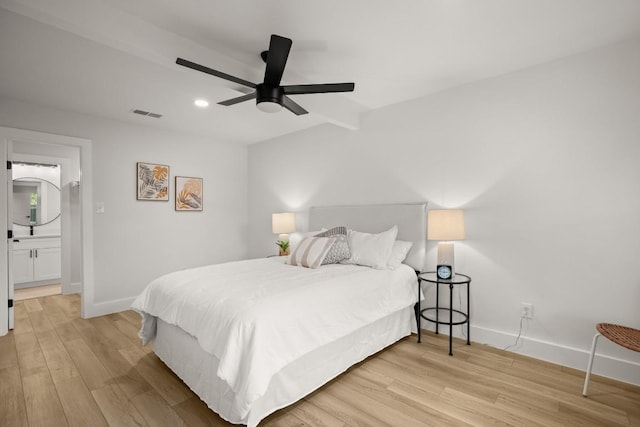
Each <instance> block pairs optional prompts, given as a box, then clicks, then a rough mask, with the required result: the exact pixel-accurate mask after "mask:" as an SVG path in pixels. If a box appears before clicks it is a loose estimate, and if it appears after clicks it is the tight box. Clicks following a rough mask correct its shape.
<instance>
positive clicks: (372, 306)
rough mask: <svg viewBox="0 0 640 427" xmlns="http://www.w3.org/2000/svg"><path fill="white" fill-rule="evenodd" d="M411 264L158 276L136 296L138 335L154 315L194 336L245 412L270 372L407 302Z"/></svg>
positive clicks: (251, 266)
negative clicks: (140, 325) (139, 321)
mask: <svg viewBox="0 0 640 427" xmlns="http://www.w3.org/2000/svg"><path fill="white" fill-rule="evenodd" d="M415 283H416V276H415V273H414V271H413V270H412V269H411V268H410V267H408V266H406V265H402V266H400V267H399V268H397V269H395V270H374V269H371V268H367V267H360V266H355V265H327V266H323V267H320V268H318V269H307V268H303V267H295V266H291V265H286V264H284V263H283V262H282V259H281V258H269V259H255V260H247V261H238V262H232V263H226V264H218V265H211V266H207V267H201V268H195V269H190V270H183V271H178V272H174V273H171V274H167V275H165V276H162V277H160V278H158V279H156V280H154V281H153V282H152V283H150V284H149V285H148V286H147V288H145V290H144V291H143V292H142V294H141V295H140V296H139V297H138V298H136V300H135V301H134V303H133V304H132V308H134V309H135V310H137V311H139V312H140V313H142V315H143V328H142V330H141V338H142V339H143V340H144V341H145V342H147V341H149V340H151V339H153V337H154V335H155V319H156V317H159V318H161V319H163V320H164V321H165V322H166V323H169V324H172V325H176V326H178V327H180V328H181V329H183V330H184V331H185V332H187V333H189V334H190V335H192V336H194V337H195V338H196V339H197V340H198V342H199V344H200V346H201V347H202V349H203V350H204V351H205V352H207V353H209V354H211V355H214V356H215V357H216V358H217V359H218V360H219V362H220V363H219V366H218V370H217V376H218V377H219V378H220V379H221V380H223V381H225V382H226V383H227V384H228V386H229V387H230V388H231V389H232V390H233V391H234V393H236V395H237V397H239V398H236V399H235V401H234V402H235V403H234V404H235V405H236V407H235V408H233V412H234V413H236V414H239V415H240V416H241V417H244V416H245V415H246V414H247V413H248V412H249V410H250V408H251V405H252V403H253V402H255V401H256V400H257V399H259V398H260V397H261V396H262V395H264V393H265V392H266V390H267V388H268V386H269V382H270V381H271V379H272V377H273V376H274V375H275V374H276V373H277V372H278V371H280V370H281V369H282V368H283V367H285V366H287V365H288V364H290V363H291V362H293V361H295V360H296V359H298V358H300V357H301V356H303V355H305V354H306V353H308V352H310V351H312V350H314V349H316V348H318V347H320V346H323V345H326V344H328V343H330V342H332V341H334V340H337V339H339V338H341V337H344V336H346V335H348V334H350V333H352V332H354V331H356V330H358V329H359V328H362V327H363V326H365V325H367V324H369V323H371V322H375V321H376V320H379V319H381V318H383V317H385V316H387V315H389V314H391V313H394V312H397V311H398V310H401V309H403V308H407V307H410V306H413V304H414V303H415V300H416V296H415V289H416V285H415Z"/></svg>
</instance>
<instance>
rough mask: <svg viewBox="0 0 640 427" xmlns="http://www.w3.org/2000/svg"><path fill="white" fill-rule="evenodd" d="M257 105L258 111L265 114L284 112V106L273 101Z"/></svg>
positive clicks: (261, 102)
mask: <svg viewBox="0 0 640 427" xmlns="http://www.w3.org/2000/svg"><path fill="white" fill-rule="evenodd" d="M256 105H257V107H258V110H260V111H264V112H265V113H277V112H278V111H280V110H282V105H280V104H278V103H277V102H273V101H260V102H258V103H257V104H256Z"/></svg>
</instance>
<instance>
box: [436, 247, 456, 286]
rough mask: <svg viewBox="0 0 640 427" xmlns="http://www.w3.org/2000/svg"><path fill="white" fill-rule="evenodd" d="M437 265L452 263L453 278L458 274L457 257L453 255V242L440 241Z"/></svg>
mask: <svg viewBox="0 0 640 427" xmlns="http://www.w3.org/2000/svg"><path fill="white" fill-rule="evenodd" d="M436 265H450V266H451V278H453V277H455V275H456V268H455V257H454V255H453V243H451V242H440V243H438V262H437V263H436Z"/></svg>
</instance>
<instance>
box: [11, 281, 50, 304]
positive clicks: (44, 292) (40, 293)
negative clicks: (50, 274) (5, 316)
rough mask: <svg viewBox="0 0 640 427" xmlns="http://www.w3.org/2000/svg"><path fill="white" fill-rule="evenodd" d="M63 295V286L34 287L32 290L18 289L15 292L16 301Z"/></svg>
mask: <svg viewBox="0 0 640 427" xmlns="http://www.w3.org/2000/svg"><path fill="white" fill-rule="evenodd" d="M61 293H62V285H61V284H57V285H44V286H34V287H32V288H22V289H16V290H15V291H14V292H13V300H14V301H22V300H24V299H31V298H41V297H46V296H49V295H58V294H61Z"/></svg>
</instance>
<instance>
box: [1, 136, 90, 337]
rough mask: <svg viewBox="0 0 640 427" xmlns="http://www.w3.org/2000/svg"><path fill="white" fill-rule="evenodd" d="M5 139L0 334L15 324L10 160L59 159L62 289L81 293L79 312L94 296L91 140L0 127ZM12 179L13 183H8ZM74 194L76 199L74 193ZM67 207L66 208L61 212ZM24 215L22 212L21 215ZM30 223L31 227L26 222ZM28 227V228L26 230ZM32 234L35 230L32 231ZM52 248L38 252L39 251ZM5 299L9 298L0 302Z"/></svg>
mask: <svg viewBox="0 0 640 427" xmlns="http://www.w3.org/2000/svg"><path fill="white" fill-rule="evenodd" d="M0 141H2V143H3V149H2V150H1V154H0V157H2V159H1V160H5V161H6V162H7V169H6V170H5V169H4V168H3V170H2V173H0V179H4V180H5V182H7V185H6V186H0V217H2V221H4V223H5V224H7V230H9V233H8V235H7V240H4V239H0V241H1V242H2V243H1V244H0V253H4V254H6V256H0V335H4V334H6V333H7V332H8V330H9V329H11V328H12V327H13V309H12V302H13V299H14V295H13V293H14V286H13V277H14V271H13V266H12V261H13V244H14V242H13V240H14V239H13V236H12V233H13V218H12V216H13V212H12V210H11V209H12V202H13V200H12V199H11V200H10V198H9V196H10V195H11V194H12V191H13V186H12V179H11V172H10V170H9V169H8V168H9V167H10V166H12V162H11V163H10V161H14V160H15V161H28V162H32V163H42V164H58V165H60V167H61V168H60V174H61V175H60V176H61V178H60V179H61V181H60V193H61V197H60V205H61V213H62V214H61V216H60V248H59V251H60V259H61V266H60V278H61V280H60V282H61V291H62V293H80V294H81V315H82V317H88V316H87V313H86V306H87V302H88V301H91V300H92V298H93V287H92V285H93V277H92V272H93V260H92V256H91V253H92V247H93V242H92V230H91V227H92V219H91V215H90V213H91V210H90V208H91V173H90V165H91V141H90V140H87V139H82V138H75V137H67V136H60V135H53V134H46V133H41V132H32V131H25V130H21V129H12V128H4V127H0ZM10 185H11V186H10ZM74 197H75V199H74ZM65 212H66V214H65ZM25 216H26V215H25ZM27 228H30V227H27ZM29 231H30V230H29ZM34 234H37V232H35V233H34ZM45 253H51V251H44V252H38V254H39V255H40V254H45ZM5 299H6V300H8V301H9V304H4V303H1V301H2V300H5Z"/></svg>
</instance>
